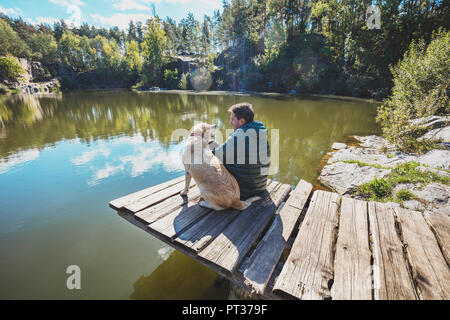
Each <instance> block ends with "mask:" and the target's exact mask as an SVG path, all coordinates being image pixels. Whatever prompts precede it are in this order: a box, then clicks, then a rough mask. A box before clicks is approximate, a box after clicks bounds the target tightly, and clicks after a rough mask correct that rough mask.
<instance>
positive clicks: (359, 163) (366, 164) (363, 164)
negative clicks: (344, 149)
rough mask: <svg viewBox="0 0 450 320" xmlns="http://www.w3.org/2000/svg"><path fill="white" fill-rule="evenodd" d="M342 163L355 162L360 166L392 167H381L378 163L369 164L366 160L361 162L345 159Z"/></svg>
mask: <svg viewBox="0 0 450 320" xmlns="http://www.w3.org/2000/svg"><path fill="white" fill-rule="evenodd" d="M342 162H344V163H356V164H357V165H359V166H360V167H374V168H377V169H392V168H388V167H383V166H381V165H379V164H370V163H366V162H361V161H358V160H346V161H342Z"/></svg>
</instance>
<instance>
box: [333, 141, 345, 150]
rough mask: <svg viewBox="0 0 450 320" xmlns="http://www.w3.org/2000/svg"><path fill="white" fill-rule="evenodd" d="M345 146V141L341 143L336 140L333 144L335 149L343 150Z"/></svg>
mask: <svg viewBox="0 0 450 320" xmlns="http://www.w3.org/2000/svg"><path fill="white" fill-rule="evenodd" d="M345 148H347V145H346V144H345V143H339V142H335V143H333V145H332V146H331V149H333V150H341V149H345Z"/></svg>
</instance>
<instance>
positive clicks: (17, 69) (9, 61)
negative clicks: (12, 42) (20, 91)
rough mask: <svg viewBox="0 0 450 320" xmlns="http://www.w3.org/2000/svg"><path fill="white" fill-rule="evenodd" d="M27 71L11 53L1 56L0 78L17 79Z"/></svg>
mask: <svg viewBox="0 0 450 320" xmlns="http://www.w3.org/2000/svg"><path fill="white" fill-rule="evenodd" d="M24 73H25V70H23V68H22V65H21V64H20V63H19V61H17V59H16V58H14V57H13V56H11V55H8V56H6V57H0V79H9V80H13V81H17V80H19V79H20V76H21V75H22V74H24Z"/></svg>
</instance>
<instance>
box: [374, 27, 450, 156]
mask: <svg viewBox="0 0 450 320" xmlns="http://www.w3.org/2000/svg"><path fill="white" fill-rule="evenodd" d="M448 48H450V31H447V32H444V31H442V30H441V31H439V32H438V33H436V34H435V35H434V36H433V40H432V41H431V43H430V44H429V45H428V47H427V46H426V45H425V42H424V41H423V40H420V41H413V42H412V43H411V45H410V47H409V50H408V51H407V52H406V53H405V55H404V57H403V60H402V61H400V62H399V63H398V64H397V65H396V66H395V67H394V68H392V73H393V76H394V88H393V92H392V96H391V97H389V99H387V100H386V101H385V102H384V104H383V105H382V106H381V107H380V108H379V110H378V118H377V120H378V121H379V122H380V123H381V126H382V129H383V133H384V135H385V136H386V138H388V139H389V140H390V141H392V142H393V143H395V144H397V145H398V146H399V147H401V148H403V149H408V148H409V147H411V144H413V143H414V141H413V138H414V137H413V136H412V134H413V133H414V131H415V130H417V125H414V124H413V123H412V122H411V120H412V119H415V118H419V117H427V116H430V115H434V114H439V113H447V114H449V113H450V106H449V99H448V90H449V88H450V78H449V76H448V75H449V74H450V64H449V63H448V62H449V60H450V52H449V50H448Z"/></svg>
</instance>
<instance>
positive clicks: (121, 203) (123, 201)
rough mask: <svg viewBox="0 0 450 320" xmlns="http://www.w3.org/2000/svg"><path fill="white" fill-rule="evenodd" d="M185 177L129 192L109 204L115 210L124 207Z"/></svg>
mask: <svg viewBox="0 0 450 320" xmlns="http://www.w3.org/2000/svg"><path fill="white" fill-rule="evenodd" d="M184 179H185V178H184V176H182V177H178V178H175V179H173V180H170V181H167V182H164V183H161V184H158V185H156V186H152V187H150V188H146V189H144V190H140V191H137V192H134V193H131V194H128V195H126V196H123V197H121V198H117V199H115V200H112V201H111V202H110V203H109V206H110V207H111V208H113V209H115V210H119V209H122V208H123V207H125V206H126V205H128V204H130V203H132V202H135V201H137V200H139V199H141V198H144V197H147V196H149V195H151V194H153V193H155V192H158V191H161V190H164V189H166V188H168V187H171V186H173V185H175V184H178V183H182V182H184Z"/></svg>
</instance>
